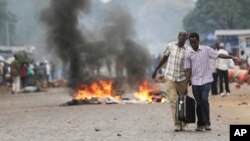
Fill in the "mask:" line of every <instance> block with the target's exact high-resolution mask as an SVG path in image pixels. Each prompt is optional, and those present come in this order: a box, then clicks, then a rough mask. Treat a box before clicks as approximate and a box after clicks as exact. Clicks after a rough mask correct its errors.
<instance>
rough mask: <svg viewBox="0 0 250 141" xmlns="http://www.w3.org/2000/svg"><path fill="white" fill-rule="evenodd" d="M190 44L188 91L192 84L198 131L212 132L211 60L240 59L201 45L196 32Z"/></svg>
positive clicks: (187, 68)
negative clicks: (210, 103) (209, 100)
mask: <svg viewBox="0 0 250 141" xmlns="http://www.w3.org/2000/svg"><path fill="white" fill-rule="evenodd" d="M189 42H190V45H191V46H192V49H191V50H187V51H186V54H185V65H184V68H185V69H186V79H187V81H186V82H187V83H186V91H187V90H188V86H189V85H190V82H191V85H192V91H193V95H194V98H195V100H196V115H197V118H198V122H197V128H196V131H202V130H203V129H205V130H211V127H210V125H211V122H210V114H209V113H210V111H209V102H208V96H209V91H210V87H211V82H213V76H212V71H211V67H210V64H209V63H210V62H209V59H217V58H224V59H233V60H234V61H236V62H237V61H239V59H238V58H236V57H233V56H229V55H225V54H219V53H218V52H217V51H216V50H214V49H212V48H211V47H208V46H204V45H200V44H199V42H200V38H199V34H198V33H196V32H193V33H190V35H189ZM189 80H190V81H189Z"/></svg>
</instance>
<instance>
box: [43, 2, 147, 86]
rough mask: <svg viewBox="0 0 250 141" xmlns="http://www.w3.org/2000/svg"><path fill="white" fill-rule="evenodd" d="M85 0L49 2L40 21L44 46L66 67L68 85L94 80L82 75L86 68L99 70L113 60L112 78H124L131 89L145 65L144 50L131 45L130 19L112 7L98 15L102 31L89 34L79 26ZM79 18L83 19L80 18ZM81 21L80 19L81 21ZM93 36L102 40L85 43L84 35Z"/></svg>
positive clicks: (131, 26)
mask: <svg viewBox="0 0 250 141" xmlns="http://www.w3.org/2000/svg"><path fill="white" fill-rule="evenodd" d="M89 7H90V1H87V0H51V3H50V7H49V8H48V9H45V10H44V11H43V13H42V16H41V19H42V21H43V23H45V25H46V27H47V43H48V45H49V47H50V48H51V49H52V51H53V52H54V53H56V54H57V55H58V56H59V57H60V58H61V60H62V61H63V62H64V64H65V65H68V66H69V71H70V78H69V82H70V83H69V84H70V86H71V87H73V88H75V87H78V86H79V85H81V84H82V83H83V82H87V81H86V77H95V78H97V76H93V75H92V74H89V73H86V72H85V71H84V70H86V68H90V69H93V68H94V69H96V70H97V71H98V70H100V67H101V65H102V62H103V61H107V60H109V59H110V57H111V58H113V59H114V60H115V61H114V62H115V65H116V76H117V77H119V78H124V77H123V73H122V70H126V74H127V75H126V81H127V82H128V83H129V84H131V86H133V85H134V86H135V85H136V84H139V83H141V82H142V81H143V80H144V79H145V77H146V76H145V75H146V68H147V66H148V62H149V53H148V50H147V49H146V47H143V46H141V45H140V44H139V43H136V42H135V40H134V39H135V36H136V34H135V29H134V19H133V18H132V16H131V14H130V13H129V12H128V11H127V10H126V9H125V8H122V7H119V6H118V7H117V6H116V8H112V9H111V10H109V11H106V12H105V13H104V14H102V15H101V17H102V19H104V20H103V21H102V22H99V23H98V24H102V30H101V31H98V32H94V33H91V32H90V31H89V30H88V29H86V28H84V26H82V25H81V28H83V29H81V30H80V29H79V25H78V18H79V12H80V11H83V12H85V13H86V12H88V10H89V9H88V8H89ZM82 18H83V17H82ZM81 20H83V19H81ZM87 35H93V37H98V35H102V39H96V40H94V41H92V40H91V41H87V39H88V38H85V37H84V36H87Z"/></svg>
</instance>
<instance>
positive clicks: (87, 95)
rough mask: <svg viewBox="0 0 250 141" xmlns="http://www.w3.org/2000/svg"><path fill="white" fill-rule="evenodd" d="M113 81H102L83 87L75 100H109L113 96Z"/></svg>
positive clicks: (78, 91)
mask: <svg viewBox="0 0 250 141" xmlns="http://www.w3.org/2000/svg"><path fill="white" fill-rule="evenodd" d="M112 83H113V82H112V81H104V80H100V81H97V82H93V83H91V84H89V85H83V86H81V87H80V88H79V89H78V90H77V92H76V95H75V97H74V99H91V98H107V97H109V96H111V95H112Z"/></svg>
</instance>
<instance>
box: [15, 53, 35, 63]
mask: <svg viewBox="0 0 250 141" xmlns="http://www.w3.org/2000/svg"><path fill="white" fill-rule="evenodd" d="M15 55H16V57H17V60H18V62H19V63H30V62H31V57H30V56H29V54H27V52H26V51H19V52H17V53H16V54H15Z"/></svg>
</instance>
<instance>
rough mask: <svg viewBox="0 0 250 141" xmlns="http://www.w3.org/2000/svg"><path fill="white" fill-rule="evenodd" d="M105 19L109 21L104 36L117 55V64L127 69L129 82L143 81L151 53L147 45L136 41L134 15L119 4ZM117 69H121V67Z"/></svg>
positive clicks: (132, 83) (137, 82)
mask: <svg viewBox="0 0 250 141" xmlns="http://www.w3.org/2000/svg"><path fill="white" fill-rule="evenodd" d="M104 19H105V22H106V23H108V24H107V25H106V26H104V29H103V34H104V38H105V40H106V42H107V44H108V46H107V47H109V49H108V50H112V53H113V55H114V56H115V57H116V65H117V66H123V67H124V68H125V69H126V72H127V82H128V84H130V85H131V86H133V85H134V86H135V85H136V84H139V83H141V82H142V81H143V80H145V76H146V68H147V67H148V64H149V59H150V58H149V56H150V55H149V52H148V50H147V48H146V47H143V46H141V45H140V44H138V43H136V42H135V41H134V38H135V36H136V34H135V29H134V27H135V26H134V24H135V23H134V19H133V17H132V16H131V14H130V13H129V12H128V11H127V10H126V9H125V8H123V7H119V6H117V7H116V8H113V9H111V10H110V11H108V12H107V13H105V15H104ZM117 69H118V70H117V71H119V69H120V68H119V67H117ZM118 75H119V74H118ZM118 77H119V76H118Z"/></svg>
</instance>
